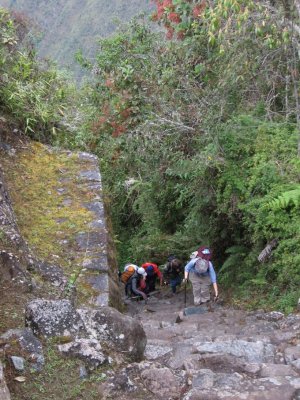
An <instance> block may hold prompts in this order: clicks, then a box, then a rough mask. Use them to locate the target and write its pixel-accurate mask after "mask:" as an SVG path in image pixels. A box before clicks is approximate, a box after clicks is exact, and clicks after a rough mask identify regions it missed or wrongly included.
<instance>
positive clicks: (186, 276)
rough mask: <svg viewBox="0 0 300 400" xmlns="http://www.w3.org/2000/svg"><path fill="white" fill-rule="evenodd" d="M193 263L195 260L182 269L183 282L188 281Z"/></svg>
mask: <svg viewBox="0 0 300 400" xmlns="http://www.w3.org/2000/svg"><path fill="white" fill-rule="evenodd" d="M195 262H196V260H191V261H189V262H188V263H187V264H186V266H185V268H184V280H187V279H188V276H189V272H190V270H191V269H192V268H193V266H194V264H195Z"/></svg>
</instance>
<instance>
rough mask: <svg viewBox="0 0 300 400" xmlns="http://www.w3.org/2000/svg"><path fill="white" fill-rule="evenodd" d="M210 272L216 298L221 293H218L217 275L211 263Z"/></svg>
mask: <svg viewBox="0 0 300 400" xmlns="http://www.w3.org/2000/svg"><path fill="white" fill-rule="evenodd" d="M208 272H209V276H210V279H211V283H212V284H213V288H214V291H215V296H216V297H218V294H219V291H218V285H217V275H216V273H215V270H214V267H213V265H212V263H211V262H209V268H208Z"/></svg>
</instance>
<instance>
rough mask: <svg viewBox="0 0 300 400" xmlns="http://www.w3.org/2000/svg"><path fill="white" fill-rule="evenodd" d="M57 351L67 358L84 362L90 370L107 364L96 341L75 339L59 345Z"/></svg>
mask: <svg viewBox="0 0 300 400" xmlns="http://www.w3.org/2000/svg"><path fill="white" fill-rule="evenodd" d="M58 350H59V351H60V352H61V353H63V354H65V355H67V356H69V357H73V358H79V359H80V360H82V361H84V363H85V365H86V366H87V367H88V368H89V369H90V370H93V369H95V368H97V367H99V365H102V364H105V363H106V362H107V357H106V356H105V355H104V354H103V352H102V348H101V345H100V343H99V342H98V340H96V339H76V340H75V341H73V342H70V343H65V344H62V345H59V346H58Z"/></svg>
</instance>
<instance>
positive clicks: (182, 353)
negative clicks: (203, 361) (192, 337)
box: [168, 343, 199, 369]
mask: <svg viewBox="0 0 300 400" xmlns="http://www.w3.org/2000/svg"><path fill="white" fill-rule="evenodd" d="M191 352H192V347H191V346H190V345H184V344H182V343H181V344H180V345H179V346H176V348H175V350H174V354H173V355H172V356H171V357H170V359H169V361H168V366H169V367H170V368H173V369H178V368H183V366H184V360H186V359H187V358H188V357H189V356H190V355H191ZM198 357H199V355H198Z"/></svg>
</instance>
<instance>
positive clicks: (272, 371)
mask: <svg viewBox="0 0 300 400" xmlns="http://www.w3.org/2000/svg"><path fill="white" fill-rule="evenodd" d="M260 376H261V377H273V376H298V374H297V373H296V372H295V371H294V370H293V368H292V367H291V366H290V365H285V364H262V367H261V371H260Z"/></svg>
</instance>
